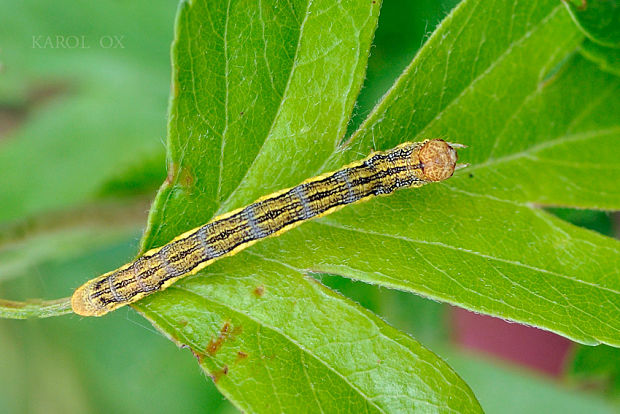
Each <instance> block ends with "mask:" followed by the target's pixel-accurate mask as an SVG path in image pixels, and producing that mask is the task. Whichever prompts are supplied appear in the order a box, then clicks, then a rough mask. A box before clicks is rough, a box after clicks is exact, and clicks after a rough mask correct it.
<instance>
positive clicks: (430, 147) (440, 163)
mask: <svg viewBox="0 0 620 414" xmlns="http://www.w3.org/2000/svg"><path fill="white" fill-rule="evenodd" d="M453 145H454V144H453ZM455 146H456V145H455ZM418 159H419V161H420V169H421V171H422V179H424V180H425V181H443V180H446V179H448V178H450V177H452V174H453V173H454V170H455V168H456V160H457V155H456V151H455V150H454V148H452V147H451V146H450V144H448V143H447V142H446V141H444V140H442V139H431V140H428V141H425V142H424V143H423V144H422V146H421V147H420V149H419V151H418Z"/></svg>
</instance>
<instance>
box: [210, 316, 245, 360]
mask: <svg viewBox="0 0 620 414" xmlns="http://www.w3.org/2000/svg"><path fill="white" fill-rule="evenodd" d="M241 332H243V328H242V327H241V326H236V327H232V325H231V324H230V322H228V321H227V322H224V325H222V329H220V333H219V335H218V336H217V338H212V339H211V340H210V341H209V343H208V344H207V348H206V349H205V351H206V352H207V353H208V354H209V355H211V356H214V355H215V354H217V352H218V351H219V350H220V348H221V347H222V345H223V344H224V342H226V341H228V340H234V339H235V337H236V336H237V335H239V334H240V333H241Z"/></svg>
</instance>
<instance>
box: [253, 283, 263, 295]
mask: <svg viewBox="0 0 620 414" xmlns="http://www.w3.org/2000/svg"><path fill="white" fill-rule="evenodd" d="M253 293H254V296H256V297H257V298H260V297H261V296H263V295H264V294H265V286H263V285H259V286H256V287H255V288H254V291H253Z"/></svg>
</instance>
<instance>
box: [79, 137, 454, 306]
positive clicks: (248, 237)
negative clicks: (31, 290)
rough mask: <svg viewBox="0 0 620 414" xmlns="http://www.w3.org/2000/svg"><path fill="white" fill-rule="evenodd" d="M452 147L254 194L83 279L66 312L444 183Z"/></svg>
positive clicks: (406, 147) (427, 148) (409, 148)
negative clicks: (389, 197)
mask: <svg viewBox="0 0 620 414" xmlns="http://www.w3.org/2000/svg"><path fill="white" fill-rule="evenodd" d="M453 147H456V148H458V147H464V146H463V145H459V144H449V143H447V142H445V141H443V140H441V139H432V140H425V141H423V142H405V143H403V144H400V145H398V146H397V147H395V148H393V149H391V150H387V151H378V152H373V153H371V154H370V155H369V156H368V157H366V158H364V159H362V160H359V161H356V162H353V163H351V164H349V165H346V166H345V167H343V168H341V169H339V170H337V171H334V172H329V173H326V174H322V175H319V176H317V177H313V178H310V179H308V180H305V181H304V182H302V183H301V184H299V185H297V186H295V187H292V188H287V189H284V190H280V191H277V192H275V193H273V194H269V195H267V196H264V197H261V198H259V199H258V200H256V201H255V202H254V203H252V204H250V205H248V206H246V207H242V208H240V209H237V210H234V211H231V212H229V213H226V214H223V215H221V216H218V217H216V218H214V219H213V220H211V221H210V222H208V223H207V224H205V225H203V226H200V227H197V228H195V229H192V230H189V231H187V232H185V233H183V234H181V235H180V236H178V237H176V238H175V239H174V240H172V241H171V242H169V243H168V244H166V245H164V246H161V247H157V248H154V249H151V250H149V251H147V252H146V253H144V254H143V255H142V256H140V257H138V258H137V259H136V260H135V261H133V262H131V263H128V264H126V265H124V266H121V267H120V268H118V269H116V270H113V271H111V272H108V273H105V274H103V275H101V276H99V277H96V278H94V279H92V280H89V281H88V282H86V283H85V284H83V285H82V286H80V287H79V288H78V289H76V290H75V292H74V293H73V296H72V297H71V307H72V308H73V311H74V312H75V313H77V314H79V315H82V316H102V315H105V314H106V313H108V312H110V311H113V310H115V309H117V308H119V307H121V306H125V305H127V304H130V303H133V302H136V301H138V300H140V299H141V298H143V297H145V296H147V295H150V294H152V293H154V292H158V291H161V290H164V289H166V288H167V287H168V286H170V285H172V284H173V283H174V282H176V281H177V280H179V279H181V278H183V277H185V276H189V275H192V274H195V273H197V272H198V271H199V270H201V269H203V268H204V267H206V266H208V265H209V264H211V263H213V262H214V261H215V260H218V259H220V258H222V257H227V256H232V255H234V254H236V253H238V252H239V251H241V250H243V249H245V248H247V247H249V246H251V245H253V244H254V243H256V242H257V241H259V240H261V239H264V238H266V237H275V236H278V235H280V234H282V233H284V232H285V231H288V230H290V229H292V228H294V227H296V226H298V225H300V224H302V223H303V222H304V221H306V220H310V219H315V218H318V217H322V216H325V215H327V214H330V213H333V212H334V211H337V210H339V209H341V208H343V207H344V206H346V205H348V204H354V203H358V202H361V201H363V200H367V199H369V198H371V197H375V196H380V195H386V194H390V193H392V192H394V191H396V190H397V189H399V188H406V187H420V186H422V185H424V184H427V183H430V182H436V181H442V180H445V179H447V178H450V177H451V176H452V174H453V173H454V170H455V168H456V160H457V153H456V151H455V150H454V148H453ZM459 167H460V166H459Z"/></svg>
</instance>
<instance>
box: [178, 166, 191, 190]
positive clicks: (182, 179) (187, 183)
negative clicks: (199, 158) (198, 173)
mask: <svg viewBox="0 0 620 414" xmlns="http://www.w3.org/2000/svg"><path fill="white" fill-rule="evenodd" d="M179 174H180V175H179V183H180V184H181V185H182V186H183V187H188V188H189V187H192V186H193V185H194V174H192V172H191V171H190V169H189V168H187V167H183V168H181V171H180V173H179Z"/></svg>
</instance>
